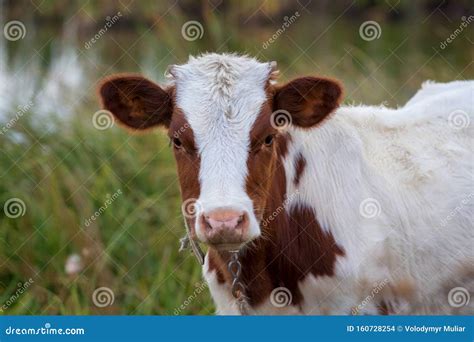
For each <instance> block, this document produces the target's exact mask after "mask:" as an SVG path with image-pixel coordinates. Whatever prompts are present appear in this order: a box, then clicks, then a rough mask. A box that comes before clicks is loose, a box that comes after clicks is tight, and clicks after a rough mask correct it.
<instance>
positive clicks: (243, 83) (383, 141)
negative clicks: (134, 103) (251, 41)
mask: <svg viewBox="0 0 474 342" xmlns="http://www.w3.org/2000/svg"><path fill="white" fill-rule="evenodd" d="M214 63H215V65H221V63H223V65H225V67H223V69H222V70H221V69H220V67H219V68H218V69H219V70H221V71H222V74H218V75H221V76H216V73H215V71H216V69H215V68H214ZM269 68H270V66H269V64H262V63H258V62H256V61H255V60H253V59H249V58H239V57H236V56H219V55H210V56H209V58H207V57H206V58H204V59H191V60H190V63H189V64H188V65H184V66H180V67H178V68H177V70H173V72H174V73H175V78H176V83H177V85H178V87H177V89H178V100H177V102H178V105H179V106H180V107H181V108H182V109H183V110H184V112H185V114H186V117H187V119H188V121H189V122H190V124H191V127H192V128H193V130H194V132H195V136H196V140H197V144H198V147H199V151H200V153H201V158H202V165H201V172H200V182H201V186H202V188H201V192H202V193H201V198H200V199H201V200H202V202H203V205H204V208H205V209H206V210H207V209H208V208H212V207H216V206H221V205H236V203H238V205H242V206H244V207H245V208H246V210H250V212H251V209H250V208H251V202H250V199H249V198H248V196H247V195H246V194H245V187H244V184H245V182H244V180H245V177H246V172H247V167H246V158H247V155H248V143H249V131H250V128H251V126H252V124H253V122H254V120H255V117H256V114H257V113H258V109H259V108H260V105H261V104H262V102H263V101H264V100H265V94H264V91H263V83H264V81H265V79H266V77H268V73H269V70H270V69H269ZM234 71H235V75H237V76H235V78H233V76H232V75H234ZM213 82H214V83H213ZM215 82H224V83H220V85H216V84H215ZM221 88H222V89H223V90H221V91H220V93H219V89H221ZM216 89H217V90H216ZM473 108H474V82H472V81H469V82H453V83H448V84H429V83H425V84H424V85H423V88H422V89H421V90H420V91H419V92H418V93H417V94H416V95H415V96H414V97H413V98H412V99H411V100H410V101H409V102H408V103H407V104H406V105H405V106H404V107H401V108H398V109H389V108H385V107H375V106H353V107H341V108H340V109H339V110H338V111H337V113H335V114H334V115H333V116H332V117H331V118H330V119H328V120H327V121H326V122H325V123H324V124H322V125H321V126H318V127H316V128H314V129H311V130H301V129H298V128H295V127H291V128H290V129H289V132H290V134H291V136H292V138H293V139H292V143H291V144H290V146H289V153H288V155H287V157H286V159H285V161H284V167H285V171H286V174H287V179H288V181H287V184H288V188H287V193H295V190H298V195H296V196H297V197H296V199H295V200H292V201H291V202H290V204H289V205H290V206H297V205H304V206H311V207H313V209H314V210H315V212H316V213H317V218H318V220H319V222H320V223H321V226H322V227H323V229H325V230H326V231H328V232H331V233H332V235H333V236H334V238H335V240H336V242H337V243H338V245H339V246H341V247H342V248H343V249H344V251H345V256H344V257H339V258H338V260H337V263H336V270H335V275H334V276H332V277H327V276H325V277H314V276H312V275H310V276H308V277H307V278H306V279H304V281H302V282H301V283H300V284H299V286H300V290H301V293H302V294H303V303H302V305H301V306H300V307H298V308H296V307H287V308H286V309H284V310H282V309H281V308H276V307H274V306H272V305H271V301H270V299H268V300H267V301H266V302H265V303H264V304H262V305H261V306H260V307H257V308H254V309H255V312H256V313H260V314H295V313H301V314H351V313H352V314H376V313H377V308H376V305H377V304H380V302H381V301H383V302H385V303H386V304H388V306H389V307H390V308H391V310H392V312H394V313H396V314H449V313H464V314H466V313H469V314H472V312H473V306H474V305H473V304H474V299H472V298H471V300H470V303H468V304H467V305H466V306H463V307H460V308H454V307H452V306H450V305H449V304H448V292H449V290H450V289H452V288H454V287H458V286H460V287H465V288H466V290H467V291H469V292H470V293H471V294H472V293H473V290H474V279H473V275H474V270H473V265H474V251H473V242H474V230H473V223H472V222H473V220H472V219H473V214H472V213H473V209H474V198H473V197H474V182H473V180H474V178H473V177H474V173H473V170H474V167H473V166H474V164H473V163H474V158H473V147H474V146H473V140H472V139H473V133H474V132H473V131H474V128H473V125H474V123H473V120H474V109H473ZM227 110H230V116H231V117H232V120H229V119H226V116H225V113H226V111H227ZM456 111H457V112H458V113H463V114H462V115H467V118H468V120H469V124H468V125H467V126H465V127H461V128H459V127H455V125H453V123H452V122H450V120H451V119H452V115H450V114H452V113H453V112H456ZM299 153H301V154H302V155H303V156H304V158H305V159H306V162H307V165H306V169H305V170H304V172H303V174H302V177H301V180H300V183H299V187H298V189H296V188H295V186H294V184H293V182H292V181H291V180H292V179H293V174H294V169H295V165H294V164H295V159H296V156H297V155H298V154H299ZM235 198H238V199H240V202H239V201H237V202H236V201H235ZM367 200H369V201H372V202H373V203H375V205H376V206H377V207H378V208H379V210H377V211H376V215H374V216H373V217H364V215H363V213H364V210H363V208H362V209H361V207H360V206H361V204H363V203H365V201H367ZM453 213H454V214H453ZM369 214H370V212H369ZM366 216H367V215H366ZM369 216H370V215H369ZM252 219H253V223H252V224H253V225H256V221H255V217H253V218H252ZM255 231H256V229H255ZM204 275H205V277H206V279H207V280H208V282H209V286H210V289H211V294H212V295H213V298H214V300H215V302H216V306H217V311H218V313H220V314H236V313H238V312H236V307H235V301H234V300H233V298H232V296H231V294H230V288H229V285H228V284H226V285H220V284H218V283H217V281H216V279H215V274H214V273H213V272H209V270H208V266H207V263H206V265H205V266H204ZM380 284H382V285H380ZM374 288H377V291H374ZM354 308H357V310H356V311H354Z"/></svg>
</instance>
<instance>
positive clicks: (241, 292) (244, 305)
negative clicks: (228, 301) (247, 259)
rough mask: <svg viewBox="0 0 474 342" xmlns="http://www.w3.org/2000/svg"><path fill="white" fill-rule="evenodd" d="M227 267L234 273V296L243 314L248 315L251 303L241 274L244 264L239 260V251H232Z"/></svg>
mask: <svg viewBox="0 0 474 342" xmlns="http://www.w3.org/2000/svg"><path fill="white" fill-rule="evenodd" d="M227 269H228V270H229V272H230V274H231V275H232V288H231V291H232V296H234V298H235V299H236V300H237V306H238V307H239V311H240V313H241V314H242V315H248V314H249V313H250V305H249V303H248V300H247V297H246V296H245V287H244V284H243V283H242V281H241V280H240V276H241V274H242V264H241V263H240V261H239V252H238V251H233V252H231V256H230V261H229V263H228V264H227Z"/></svg>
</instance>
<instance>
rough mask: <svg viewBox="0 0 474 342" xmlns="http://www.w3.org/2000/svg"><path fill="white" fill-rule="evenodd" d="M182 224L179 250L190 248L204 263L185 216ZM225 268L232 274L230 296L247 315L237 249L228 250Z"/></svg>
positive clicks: (202, 254) (248, 312)
mask: <svg viewBox="0 0 474 342" xmlns="http://www.w3.org/2000/svg"><path fill="white" fill-rule="evenodd" d="M184 225H185V226H186V235H185V236H184V237H183V238H181V239H180V247H179V251H180V252H181V251H183V250H185V249H188V248H191V250H192V252H193V253H194V256H195V257H196V259H197V261H198V262H199V264H200V265H201V266H202V265H204V253H203V251H202V249H201V248H200V247H199V244H198V243H197V242H196V241H194V240H193V239H192V238H191V230H190V229H189V226H188V222H187V221H186V218H185V219H184ZM227 269H228V270H229V272H230V274H231V275H232V287H231V291H232V296H233V297H234V298H235V299H236V300H237V307H238V309H239V311H240V314H241V315H244V316H247V315H249V314H250V312H251V308H250V304H249V303H248V298H247V297H246V295H245V287H244V284H243V283H242V281H241V280H240V275H241V274H242V264H241V263H240V261H239V251H238V250H237V251H231V252H230V260H229V263H228V264H227Z"/></svg>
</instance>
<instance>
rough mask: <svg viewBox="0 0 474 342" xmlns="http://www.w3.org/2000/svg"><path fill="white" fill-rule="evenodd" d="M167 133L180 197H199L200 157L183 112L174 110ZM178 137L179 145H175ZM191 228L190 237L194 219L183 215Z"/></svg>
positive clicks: (193, 229) (194, 233)
mask: <svg viewBox="0 0 474 342" xmlns="http://www.w3.org/2000/svg"><path fill="white" fill-rule="evenodd" d="M168 135H169V137H170V139H171V140H172V145H173V152H174V157H175V160H176V166H177V170H178V179H179V184H180V189H181V198H182V200H183V202H184V201H186V200H190V199H195V200H197V199H198V198H199V195H200V192H201V187H200V184H199V169H200V164H201V159H200V157H199V155H198V153H197V150H196V145H195V140H194V133H193V130H192V128H191V126H190V125H189V123H188V121H187V120H186V118H185V116H184V114H183V112H182V111H181V110H179V109H177V110H175V112H174V114H173V117H172V120H171V124H170V128H169V130H168ZM175 139H178V140H179V142H180V144H181V146H180V147H177V146H175V143H176V141H174V142H173V140H175ZM185 219H186V220H187V222H188V226H189V227H190V230H191V236H192V238H195V235H196V227H195V220H194V218H192V217H189V218H188V217H185Z"/></svg>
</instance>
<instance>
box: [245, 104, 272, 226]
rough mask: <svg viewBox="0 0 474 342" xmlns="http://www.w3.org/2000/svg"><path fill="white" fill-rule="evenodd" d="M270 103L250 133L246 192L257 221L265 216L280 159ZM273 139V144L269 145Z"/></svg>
mask: <svg viewBox="0 0 474 342" xmlns="http://www.w3.org/2000/svg"><path fill="white" fill-rule="evenodd" d="M271 114H272V109H271V105H270V103H269V102H266V103H264V105H263V106H262V109H261V111H260V113H259V115H258V117H257V119H256V120H255V123H254V125H253V127H252V130H251V131H250V152H249V155H248V158H247V180H246V192H247V194H248V196H249V197H250V199H251V200H252V202H253V207H254V212H255V215H256V217H257V220H260V219H261V218H262V216H263V213H264V209H265V205H266V202H267V198H268V197H269V195H270V186H271V182H272V175H273V173H274V170H275V163H276V160H277V158H278V149H277V144H278V142H279V141H278V140H279V138H278V137H277V133H278V132H277V130H276V129H275V128H273V127H272V125H271V123H270V118H271ZM269 137H272V139H273V140H272V142H271V144H267V143H266V142H268V139H269Z"/></svg>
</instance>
